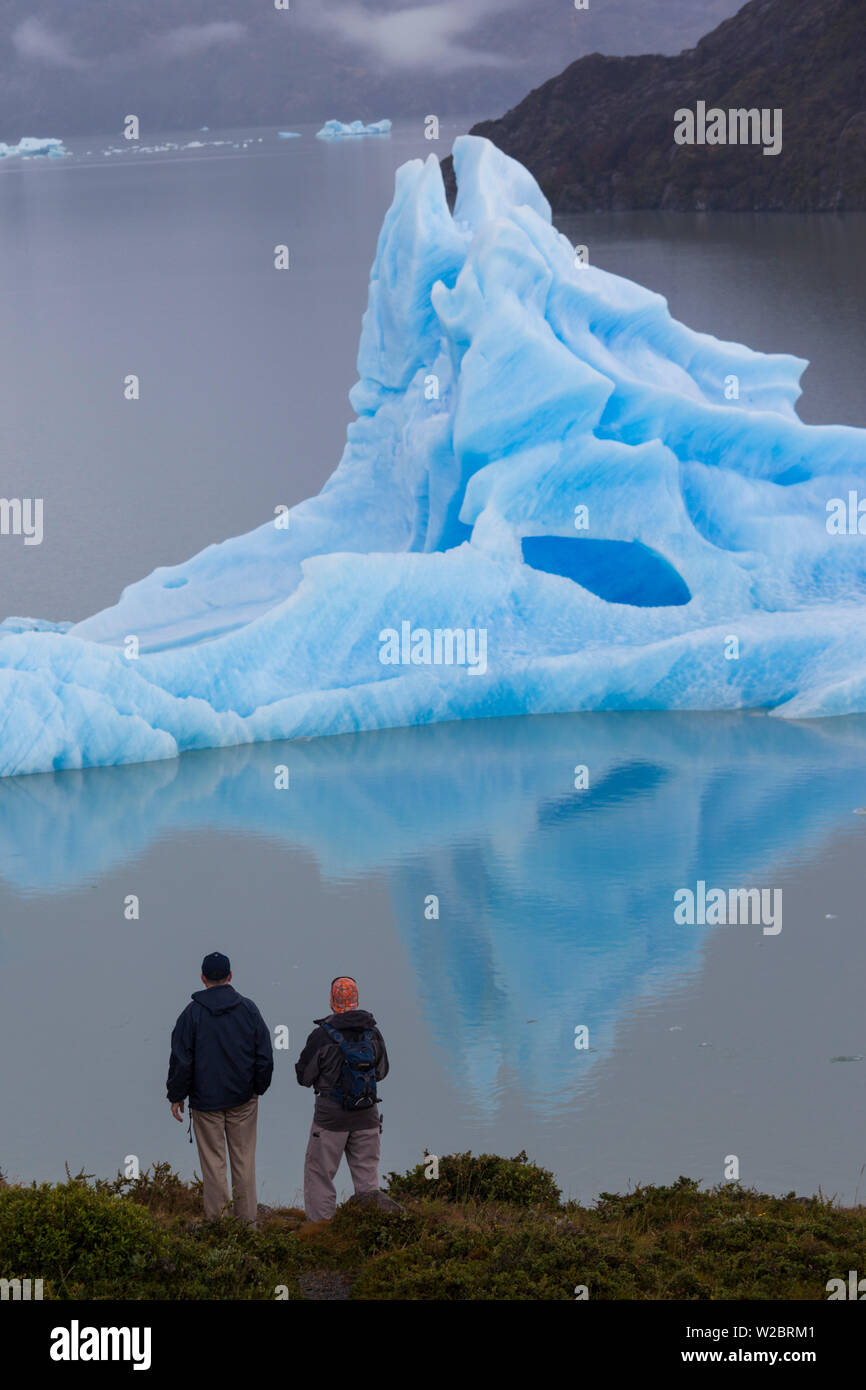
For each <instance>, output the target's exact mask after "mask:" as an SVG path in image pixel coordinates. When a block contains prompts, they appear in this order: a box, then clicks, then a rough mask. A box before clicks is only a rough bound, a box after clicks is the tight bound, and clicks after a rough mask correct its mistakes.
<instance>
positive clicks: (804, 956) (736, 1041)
mask: <svg viewBox="0 0 866 1390" xmlns="http://www.w3.org/2000/svg"><path fill="white" fill-rule="evenodd" d="M352 114H354V113H347V118H351V115H352ZM383 114H387V113H383ZM469 123H470V122H469V121H467V122H464V123H459V122H455V123H454V124H453V126H451V127H448V126H446V125H443V131H442V139H441V140H440V142H439V143H438V144H437V145H433V146H431V144H430V143H428V142H427V141H425V140H424V138H423V129H422V127H421V126H420V125H419V126H414V127H413V126H408V125H406V126H401V125H398V126H397V127H396V128H395V131H394V133H393V134H392V135H391V136H390V137H388V138H385V139H370V140H366V141H352V142H346V143H344V144H340V145H333V144H324V143H323V142H320V141H316V140H315V139H313V138H312V136H313V132H312V129H311V128H309V127H302V126H298V127H296V129H297V130H299V131H300V132H301V135H302V138H301V139H298V140H280V139H278V137H277V134H276V132H275V131H272V130H268V131H242V132H241V131H231V132H206V133H205V132H202V133H196V132H188V133H185V134H180V135H178V134H173V135H170V136H167V137H165V136H155V137H154V138H153V139H152V140H150V141H148V142H147V143H148V147H149V148H150V149H152V150H153V152H152V153H148V152H146V151H144V150H140V151H139V150H136V151H131V150H128V149H124V148H123V142H122V141H121V140H120V139H118V138H117V137H114V138H108V137H105V138H103V139H102V140H95V139H90V140H78V141H72V142H70V145H71V148H72V150H73V157H72V158H71V159H69V160H67V161H51V162H43V163H41V164H40V163H39V162H37V161H32V162H29V163H27V164H15V163H14V162H12V161H7V162H6V163H5V164H4V165H3V167H2V168H0V249H2V266H3V270H2V281H0V303H2V323H3V331H2V333H0V399H2V410H0V430H2V436H0V439H2V452H0V458H2V486H0V493H2V495H5V496H41V497H43V498H44V499H45V528H46V529H45V540H44V543H43V544H42V545H41V546H39V547H23V546H21V545H19V544H14V545H10V544H8V539H9V538H7V542H4V543H3V545H2V546H0V618H2V617H6V616H9V615H12V614H19V615H22V614H23V615H26V616H30V617H44V618H50V619H54V620H59V619H64V618H66V619H77V618H81V617H83V616H85V615H86V614H87V613H89V612H92V611H94V610H95V609H97V608H98V607H101V606H104V605H105V604H107V603H110V602H112V601H113V600H114V599H115V598H116V596H117V594H118V593H119V591H120V589H121V588H122V587H123V586H124V585H125V584H126V583H129V582H131V581H132V580H134V579H136V578H138V577H140V576H141V575H143V574H145V573H147V572H149V571H150V570H151V569H152V568H153V567H154V566H156V565H158V564H170V563H173V562H176V561H178V560H181V559H183V558H185V557H187V556H188V555H190V554H192V553H193V552H194V551H196V550H197V549H199V548H201V547H202V546H203V545H206V544H208V543H209V542H211V541H214V540H219V539H222V538H223V537H225V536H228V535H231V534H236V533H238V532H241V531H244V530H247V529H249V528H250V527H252V526H254V525H256V524H258V523H259V522H261V521H262V520H263V519H264V518H265V517H266V516H269V515H272V513H273V508H274V506H275V505H276V504H277V503H280V502H285V503H288V504H292V503H294V502H296V501H299V500H300V499H301V498H303V497H304V496H307V495H309V493H311V492H312V491H315V490H317V489H318V488H319V487H320V486H321V484H322V482H323V481H324V479H325V478H326V477H327V475H328V474H329V473H330V471H331V470H332V468H333V467H334V465H335V463H336V462H337V459H338V458H339V454H340V451H341V447H342V441H343V435H344V432H345V427H346V424H347V422H348V420H349V419H350V418H351V411H350V407H349V405H348V401H347V399H346V395H347V391H348V389H349V387H350V386H351V385H352V383H353V381H354V358H355V353H356V349H357V340H358V333H359V327H360V319H361V314H362V312H363V308H364V304H365V301H366V285H367V276H368V272H369V266H370V263H371V261H372V258H373V254H374V249H375V242H376V237H377V234H378V229H379V226H380V224H381V220H382V216H383V214H384V212H385V210H386V208H387V206H388V203H389V201H390V197H391V192H392V185H393V174H394V169H395V168H396V167H397V165H399V164H400V163H401V162H403V161H404V160H405V159H407V158H410V157H414V156H418V155H421V156H425V155H427V154H429V153H430V151H431V148H432V149H433V150H434V151H435V152H436V153H437V154H440V155H441V154H443V153H444V152H445V150H446V149H447V147H448V144H449V143H450V139H451V138H452V137H453V135H454V134H457V133H459V131H460V130H461V129H464V128H466V126H467V125H468V124H469ZM49 133H52V134H54V133H56V134H62V132H49ZM194 140H198V141H201V142H202V143H201V145H200V146H192V147H190V142H192V141H194ZM217 141H224V142H225V143H220V144H217V143H216V142H217ZM172 145H175V146H187V148H177V149H172V148H160V146H162V147H165V146H172ZM112 147H113V148H115V149H120V150H121V153H117V154H105V153H103V151H105V150H109V149H111V148H112ZM561 225H562V229H563V230H564V231H566V232H567V233H568V235H569V236H570V237H572V238H573V239H574V240H575V241H580V242H584V243H586V244H587V245H588V246H589V248H590V256H591V259H593V260H594V261H595V262H596V263H597V264H600V265H603V266H605V267H607V268H609V269H612V270H615V271H617V272H619V273H621V274H626V275H628V276H630V277H631V278H634V279H636V280H639V281H641V282H642V283H644V284H647V285H649V286H651V287H652V288H654V289H657V290H660V291H662V292H663V293H665V294H666V295H667V296H668V298H669V300H670V303H671V307H672V309H673V311H674V312H675V313H676V314H677V315H678V316H679V317H681V318H683V319H684V320H685V321H686V322H688V323H690V324H692V326H694V327H696V328H699V329H702V330H705V331H712V332H715V333H717V334H718V335H719V336H722V337H732V338H736V339H740V340H742V341H745V342H748V343H749V344H751V345H752V346H754V347H759V348H762V349H765V350H779V351H790V352H794V353H797V354H799V355H801V356H804V357H807V358H809V359H810V360H811V363H812V365H811V366H810V368H809V370H808V372H807V374H806V377H805V382H804V385H805V394H804V397H803V400H802V403H801V414H802V416H803V418H804V419H806V420H808V421H811V422H825V421H826V422H829V421H833V422H842V423H849V424H856V425H866V405H864V397H863V392H862V381H863V379H864V375H866V344H864V335H863V334H862V323H863V320H864V310H866V274H864V269H863V267H864V259H863V245H864V229H866V218H863V217H846V218H833V217H826V218H825V217H813V218H799V217H770V216H768V217H757V216H756V217H751V216H742V217H738V216H728V217H724V216H722V217H720V216H713V217H708V216H705V215H696V216H694V217H692V216H668V215H663V214H617V215H610V216H608V215H605V216H595V217H587V218H581V219H574V218H571V219H567V220H563V221H562V224H561ZM279 243H285V244H287V245H289V247H290V253H291V270H290V271H289V272H287V273H283V274H277V273H276V272H275V271H274V269H273V248H274V246H275V245H276V244H279ZM131 372H134V373H136V374H138V375H139V376H140V379H141V392H142V394H141V399H140V400H139V401H136V402H127V401H125V400H124V398H123V379H124V377H125V376H126V374H127V373H131ZM279 764H285V765H287V766H288V768H289V770H290V786H289V789H288V790H285V791H278V790H276V788H275V785H274V768H275V766H277V765H279ZM580 767H585V768H586V769H587V772H586V778H588V785H586V786H584V785H582V781H581V778H580V776H577V778H576V769H577V768H580ZM576 780H577V782H578V784H579V785H578V786H576V785H575V782H576ZM864 805H866V720H862V719H845V720H825V721H820V722H815V723H811V724H810V723H789V722H786V721H783V720H778V719H774V718H769V717H767V716H764V715H761V714H749V713H743V714H739V715H730V714H725V715H698V714H694V715H687V714H663V713H652V714H604V715H592V714H581V715H574V716H557V717H538V718H532V719H511V720H507V719H496V720H489V721H478V722H466V723H464V724H450V725H441V726H438V727H429V728H419V729H412V730H394V731H391V732H386V733H376V734H361V735H356V736H351V737H340V738H334V739H324V740H318V741H313V742H298V743H294V744H280V745H261V746H257V747H247V748H239V749H229V750H220V751H215V752H205V753H195V754H190V755H187V756H185V757H184V758H182V759H180V760H178V761H176V762H165V763H155V764H148V765H143V766H140V767H126V768H119V769H98V770H92V771H86V772H80V773H79V772H70V773H61V774H56V775H45V776H38V777H29V778H17V779H7V780H5V781H0V963H2V976H0V981H2V984H0V988H2V1008H0V1057H2V1059H3V1060H2V1064H0V1113H2V1114H3V1116H4V1121H3V1125H2V1130H0V1168H2V1169H3V1170H4V1171H5V1172H7V1173H11V1174H13V1175H16V1176H19V1177H23V1178H27V1179H30V1178H36V1179H41V1178H56V1177H59V1176H62V1174H63V1169H64V1164H68V1165H69V1167H70V1168H71V1169H72V1170H73V1171H74V1170H77V1169H79V1168H81V1167H84V1168H85V1169H86V1170H87V1171H89V1172H96V1173H100V1174H103V1175H109V1174H113V1173H114V1172H115V1171H116V1170H117V1169H118V1168H119V1167H121V1166H122V1165H123V1163H124V1162H125V1159H126V1157H127V1155H130V1154H135V1155H136V1156H137V1157H138V1158H139V1161H140V1162H141V1164H142V1166H146V1165H148V1164H150V1163H153V1162H154V1161H158V1160H161V1159H167V1160H169V1161H171V1162H172V1163H173V1164H174V1165H175V1166H177V1167H178V1168H180V1170H181V1171H183V1172H184V1173H186V1174H188V1175H189V1174H191V1173H192V1171H193V1169H194V1166H195V1160H194V1151H193V1149H191V1148H190V1146H189V1144H188V1143H187V1141H186V1132H185V1127H184V1128H183V1129H181V1127H180V1126H179V1125H177V1124H175V1123H174V1122H173V1121H172V1120H171V1118H170V1116H169V1113H168V1106H167V1104H166V1102H165V1100H164V1082H165V1072H166V1066H167V1060H168V1039H169V1032H170V1028H171V1025H172V1023H173V1021H174V1018H175V1017H176V1015H177V1013H178V1012H179V1011H180V1009H181V1008H182V1007H183V1006H184V1003H185V1002H186V1000H187V998H188V997H189V994H190V992H191V991H192V990H193V989H195V988H196V987H197V965H198V962H199V960H200V958H201V956H202V955H203V954H204V952H205V951H207V950H211V949H214V948H218V949H222V950H226V951H227V952H228V953H229V954H230V955H231V957H232V959H233V964H234V967H235V983H236V984H237V986H238V988H239V989H240V990H241V991H242V992H244V993H248V994H250V995H251V996H252V997H253V998H255V999H256V1000H257V1002H258V1003H259V1005H260V1007H261V1009H262V1011H263V1013H264V1015H265V1018H266V1019H267V1021H268V1023H269V1024H270V1025H271V1027H276V1026H277V1025H279V1024H283V1025H285V1026H286V1027H287V1028H288V1029H289V1037H290V1048H289V1050H286V1051H278V1052H277V1063H276V1069H275V1079H274V1084H273V1087H272V1089H271V1091H270V1093H269V1095H268V1097H267V1098H266V1100H265V1102H264V1104H263V1106H262V1119H261V1126H260V1141H259V1170H260V1180H261V1198H262V1200H264V1201H270V1202H274V1201H280V1200H282V1201H291V1200H293V1199H296V1198H297V1196H298V1193H299V1189H300V1183H301V1168H302V1159H303V1150H304V1146H305V1142H306V1132H307V1129H308V1123H309V1118H310V1096H309V1093H308V1092H305V1091H302V1090H301V1089H300V1088H299V1087H298V1086H297V1085H296V1083H295V1080H294V1072H293V1061H294V1058H295V1057H296V1055H297V1052H298V1050H299V1049H300V1047H301V1045H302V1043H303V1041H304V1038H305V1037H306V1033H307V1031H308V1030H309V1028H310V1026H311V1023H312V1019H313V1018H314V1017H317V1016H320V1015H321V1014H322V1013H323V1012H324V1011H325V1010H326V1005H327V987H328V984H329V982H330V980H331V978H332V977H333V976H334V975H336V974H341V973H345V972H348V973H351V974H354V975H355V976H356V977H357V978H358V980H359V983H360V988H361V995H362V1003H363V1004H364V1005H366V1006H367V1007H369V1008H371V1009H372V1010H373V1012H374V1013H375V1014H376V1016H377V1018H378V1019H379V1022H380V1025H381V1027H382V1029H383V1031H384V1033H385V1036H386V1039H387V1042H388V1045H389V1049H390V1052H391V1056H392V1074H391V1076H390V1077H389V1078H388V1080H387V1082H386V1083H385V1085H384V1086H383V1100H384V1103H383V1115H384V1133H383V1141H384V1143H383V1162H384V1167H385V1170H388V1169H389V1168H398V1169H399V1168H402V1167H406V1166H408V1165H409V1164H410V1163H413V1162H416V1161H418V1159H419V1158H420V1156H421V1154H422V1152H423V1150H424V1149H425V1148H427V1149H429V1150H430V1151H432V1152H435V1153H439V1154H441V1153H445V1152H451V1151H454V1150H458V1149H461V1150H462V1149H470V1148H471V1149H474V1150H475V1151H476V1152H477V1151H480V1150H487V1151H495V1152H507V1153H516V1152H518V1151H519V1150H521V1149H525V1150H527V1151H528V1152H529V1154H530V1155H531V1156H532V1157H533V1158H535V1159H536V1160H538V1161H540V1162H542V1163H544V1164H546V1165H547V1166H549V1167H551V1168H553V1169H554V1171H555V1172H556V1174H557V1176H558V1178H559V1180H560V1182H561V1184H562V1186H563V1188H564V1189H565V1190H566V1191H567V1192H568V1193H569V1194H571V1195H574V1196H577V1197H580V1198H582V1199H584V1200H589V1199H591V1198H592V1197H594V1196H595V1195H597V1194H598V1192H600V1191H602V1190H613V1189H617V1188H620V1189H621V1188H624V1187H625V1186H626V1185H628V1184H629V1183H637V1182H653V1181H654V1182H667V1181H672V1180H673V1179H675V1178H676V1177H677V1176H678V1175H679V1174H681V1173H682V1174H686V1175H689V1176H692V1177H696V1178H699V1179H701V1180H702V1181H704V1182H706V1183H715V1182H718V1181H720V1180H721V1179H722V1178H723V1176H724V1166H725V1162H726V1159H727V1156H729V1155H736V1156H737V1157H738V1159H739V1165H740V1176H741V1179H742V1181H743V1182H745V1183H747V1184H749V1185H751V1184H755V1185H757V1186H759V1187H761V1188H763V1189H766V1190H772V1191H783V1192H784V1191H789V1190H791V1189H794V1190H796V1191H798V1192H801V1193H811V1192H813V1191H816V1190H817V1189H818V1188H819V1187H820V1188H821V1189H822V1190H823V1191H824V1192H825V1193H827V1194H830V1195H833V1194H835V1195H837V1196H838V1197H839V1199H840V1200H842V1201H847V1202H850V1201H853V1200H855V1198H856V1197H858V1195H859V1196H861V1197H862V1196H863V1195H864V1193H866V1179H864V1176H862V1175H861V1173H862V1170H863V1167H864V1164H866V1125H864V1108H866V1107H864V1082H866V1060H864V1058H866V1022H864V1010H863V1004H862V982H863V978H864V965H866V933H864V929H863V911H862V900H863V885H864V873H863V863H864V853H863V843H862V837H863V836H864V835H866V816H862V815H857V814H856V812H857V810H858V809H859V808H862V807H863V806H864ZM701 882H703V883H705V884H706V885H707V888H708V889H709V888H712V887H720V888H729V887H735V886H743V887H758V888H766V889H774V890H776V891H777V892H778V891H781V895H782V903H783V914H782V919H781V930H779V931H777V932H774V933H772V934H771V933H769V932H765V931H764V930H763V928H762V926H761V924H760V923H754V924H748V925H717V926H707V925H701V924H693V925H690V924H684V923H680V922H678V921H677V920H675V915H674V907H675V899H674V895H675V894H676V893H677V892H678V891H679V890H682V889H687V888H690V889H693V890H695V891H697V885H698V883H701ZM130 895H136V896H137V897H138V898H139V900H140V915H139V918H138V919H137V920H132V921H130V920H127V918H126V916H125V914H124V904H125V901H126V900H127V898H128V897H129V896H130ZM431 895H435V897H436V898H437V899H438V905H439V906H438V916H436V917H431V916H430V915H429V908H427V907H426V904H428V902H429V900H430V898H431ZM581 1028H586V1029H588V1042H589V1046H588V1047H587V1048H577V1047H575V1040H576V1037H577V1038H578V1039H579V1037H580V1035H579V1034H576V1030H578V1029H581Z"/></svg>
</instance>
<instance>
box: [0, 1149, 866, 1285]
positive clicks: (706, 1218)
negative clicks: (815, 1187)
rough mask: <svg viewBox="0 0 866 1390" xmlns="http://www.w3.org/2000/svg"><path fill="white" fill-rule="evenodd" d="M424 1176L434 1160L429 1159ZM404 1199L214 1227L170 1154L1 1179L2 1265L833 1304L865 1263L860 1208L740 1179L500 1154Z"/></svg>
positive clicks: (417, 1173)
mask: <svg viewBox="0 0 866 1390" xmlns="http://www.w3.org/2000/svg"><path fill="white" fill-rule="evenodd" d="M427 1168H428V1171H429V1165H427ZM386 1182H387V1190H388V1191H389V1193H390V1195H391V1196H392V1197H393V1198H395V1200H397V1201H398V1202H399V1203H400V1205H401V1206H402V1208H403V1210H402V1211H400V1212H385V1211H380V1210H379V1209H378V1208H376V1207H371V1206H367V1205H356V1204H353V1203H347V1204H345V1205H344V1206H342V1207H340V1208H339V1209H338V1211H337V1214H336V1216H335V1218H334V1220H333V1221H332V1222H331V1223H329V1224H325V1225H312V1224H310V1223H308V1222H306V1221H305V1220H304V1216H303V1213H302V1212H299V1211H297V1210H294V1209H291V1208H283V1209H274V1210H270V1209H263V1211H262V1214H261V1220H260V1223H259V1226H258V1228H257V1229H255V1230H250V1229H247V1228H244V1227H242V1226H240V1225H239V1224H238V1223H237V1222H235V1221H233V1220H232V1219H231V1218H229V1217H227V1218H225V1219H223V1220H220V1221H216V1222H206V1221H205V1220H204V1219H203V1216H202V1209H201V1191H200V1187H199V1185H198V1184H197V1183H193V1184H187V1183H185V1182H183V1181H182V1180H181V1179H180V1178H179V1177H178V1176H177V1174H175V1173H173V1172H172V1170H171V1169H170V1167H169V1166H168V1165H167V1164H161V1165H157V1166H156V1167H155V1168H154V1169H153V1170H149V1171H148V1172H146V1173H144V1174H143V1175H142V1176H141V1177H140V1178H138V1179H137V1180H134V1181H133V1180H129V1179H125V1178H122V1177H118V1178H117V1179H116V1180H114V1181H113V1182H106V1181H99V1180H96V1179H94V1178H92V1177H87V1176H86V1175H84V1174H79V1175H78V1176H76V1177H70V1178H69V1179H68V1180H67V1181H66V1182H64V1183H59V1184H47V1183H46V1184H42V1185H36V1184H33V1185H31V1186H29V1187H28V1186H24V1185H21V1184H17V1183H7V1182H0V1276H2V1277H5V1278H13V1277H18V1278H39V1277H41V1278H42V1279H43V1280H44V1297H45V1298H53V1299H76V1298H99V1299H115V1298H121V1299H150V1298H156V1299H172V1300H177V1299H186V1300H189V1299H268V1300H270V1299H274V1298H276V1297H284V1298H285V1297H287V1298H290V1299H340V1298H356V1299H569V1300H571V1299H574V1298H575V1287H576V1286H578V1285H585V1286H586V1288H587V1291H588V1296H589V1297H590V1298H601V1299H617V1298H619V1299H753V1298H770V1299H825V1298H826V1297H827V1294H826V1292H825V1286H826V1284H827V1281H828V1280H829V1279H832V1278H839V1277H842V1278H844V1277H846V1276H847V1272H848V1270H849V1269H861V1268H862V1267H863V1263H864V1249H866V1208H864V1207H856V1208H850V1209H844V1208H838V1207H834V1206H833V1205H832V1204H831V1203H829V1202H827V1201H825V1200H824V1199H823V1198H820V1197H812V1198H802V1197H795V1196H794V1194H793V1193H791V1194H789V1195H788V1196H786V1197H769V1196H765V1195H762V1194H761V1193H759V1192H754V1191H750V1190H746V1189H744V1188H741V1187H739V1186H738V1185H731V1184H728V1185H726V1186H723V1187H719V1188H715V1189H712V1190H699V1189H698V1185H697V1183H695V1182H693V1181H691V1180H690V1179H688V1178H679V1179H678V1180H677V1182H675V1183H674V1184H673V1185H672V1186H670V1187H645V1188H638V1189H637V1190H635V1191H634V1192H631V1193H628V1194H626V1195H624V1196H623V1195H614V1194H604V1195H603V1196H602V1197H601V1198H600V1199H599V1200H598V1202H597V1203H596V1204H595V1205H594V1206H593V1207H590V1208H587V1207H582V1206H579V1205H577V1204H576V1203H573V1202H566V1203H563V1202H562V1201H561V1199H560V1194H559V1192H558V1190H557V1188H556V1185H555V1183H554V1181H553V1178H552V1176H551V1175H550V1174H549V1173H547V1172H545V1170H544V1169H541V1168H538V1167H536V1166H535V1165H534V1164H532V1163H529V1162H528V1161H527V1160H526V1158H525V1156H524V1155H519V1156H518V1157H517V1158H514V1159H502V1158H495V1157H492V1156H489V1155H481V1156H477V1157H473V1156H472V1155H468V1154H462V1155H452V1156H450V1157H444V1158H441V1159H440V1160H439V1176H438V1178H437V1179H434V1180H429V1179H428V1178H427V1177H426V1176H425V1165H424V1164H420V1165H419V1166H418V1167H417V1168H415V1169H413V1170H411V1171H410V1172H409V1173H404V1174H394V1173H392V1174H390V1175H389V1177H388V1179H387V1180H386Z"/></svg>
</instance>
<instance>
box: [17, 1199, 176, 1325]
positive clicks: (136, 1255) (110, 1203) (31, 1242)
mask: <svg viewBox="0 0 866 1390" xmlns="http://www.w3.org/2000/svg"><path fill="white" fill-rule="evenodd" d="M161 1253H162V1236H161V1234H160V1232H159V1229H158V1228H157V1226H156V1225H155V1223H154V1222H153V1220H152V1219H151V1217H150V1216H148V1214H147V1212H145V1211H142V1210H141V1208H140V1207H137V1206H135V1205H133V1204H132V1203H128V1202H124V1201H123V1200H122V1199H120V1198H118V1197H114V1196H112V1195H111V1193H109V1192H107V1191H105V1190H99V1189H97V1188H95V1187H92V1186H90V1184H89V1183H88V1181H87V1179H86V1177H85V1176H84V1175H83V1174H79V1175H78V1176H77V1177H74V1178H69V1179H68V1181H67V1182H65V1183H57V1184H56V1185H55V1184H53V1183H41V1184H40V1185H39V1186H37V1185H36V1184H35V1183H34V1184H33V1185H32V1186H31V1187H4V1188H2V1189H0V1273H3V1272H5V1271H6V1270H9V1271H10V1272H14V1273H16V1274H18V1275H23V1276H29V1277H31V1278H34V1279H44V1280H45V1281H46V1283H47V1284H48V1285H49V1287H50V1289H51V1291H53V1292H54V1294H55V1296H61V1297H63V1296H65V1297H67V1298H72V1297H76V1296H78V1292H79V1291H81V1290H85V1289H86V1291H87V1294H88V1296H95V1297H100V1296H102V1297H110V1296H112V1294H113V1292H114V1291H115V1290H116V1289H117V1288H118V1287H119V1286H120V1285H121V1284H125V1283H127V1282H128V1281H129V1279H130V1278H131V1277H133V1278H134V1277H135V1276H137V1275H139V1274H140V1275H143V1276H146V1275H147V1274H148V1273H149V1272H151V1271H152V1270H153V1269H154V1268H155V1267H157V1264H158V1261H159V1259H160V1256H161ZM81 1296H84V1295H83V1293H82V1294H81Z"/></svg>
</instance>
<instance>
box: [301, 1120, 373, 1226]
mask: <svg viewBox="0 0 866 1390" xmlns="http://www.w3.org/2000/svg"><path fill="white" fill-rule="evenodd" d="M380 1144H381V1136H380V1134H379V1126H378V1125H377V1126H376V1128H375V1129H355V1130H352V1131H350V1132H349V1133H346V1132H344V1131H343V1130H333V1129H322V1128H320V1126H319V1125H317V1124H316V1123H315V1121H314V1122H313V1128H312V1129H311V1130H310V1138H309V1142H308V1144H307V1154H306V1158H305V1159H304V1211H305V1212H306V1214H307V1220H308V1221H330V1219H331V1217H332V1216H333V1215H334V1208H335V1207H336V1205H337V1194H336V1192H335V1190H334V1175H335V1173H336V1171H337V1169H338V1168H339V1166H340V1159H341V1158H342V1157H343V1154H345V1155H346V1162H347V1163H348V1165H349V1172H350V1173H351V1174H352V1181H353V1183H354V1184H355V1191H356V1192H359V1193H360V1192H375V1191H376V1189H377V1188H378V1186H379V1148H380Z"/></svg>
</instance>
